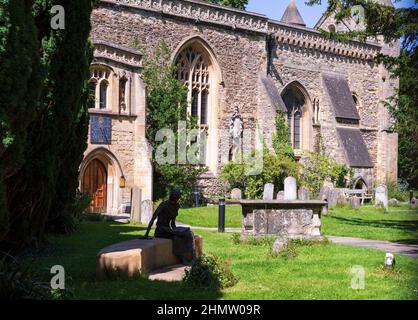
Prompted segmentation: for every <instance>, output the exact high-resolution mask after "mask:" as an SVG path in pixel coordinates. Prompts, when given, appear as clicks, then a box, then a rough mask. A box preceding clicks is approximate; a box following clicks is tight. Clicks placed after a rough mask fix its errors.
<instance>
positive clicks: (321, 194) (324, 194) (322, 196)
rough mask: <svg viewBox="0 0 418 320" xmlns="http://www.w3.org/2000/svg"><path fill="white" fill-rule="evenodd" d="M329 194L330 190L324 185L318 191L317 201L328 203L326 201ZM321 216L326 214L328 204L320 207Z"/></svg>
mask: <svg viewBox="0 0 418 320" xmlns="http://www.w3.org/2000/svg"><path fill="white" fill-rule="evenodd" d="M330 193H331V188H330V187H328V186H326V185H324V186H323V187H322V188H321V190H320V191H319V200H321V201H327V202H328V199H329V197H330ZM321 214H323V215H327V214H328V204H327V205H326V206H323V207H322V210H321Z"/></svg>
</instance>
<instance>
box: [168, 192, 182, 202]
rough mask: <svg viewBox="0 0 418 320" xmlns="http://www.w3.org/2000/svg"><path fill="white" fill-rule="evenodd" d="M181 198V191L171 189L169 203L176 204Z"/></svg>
mask: <svg viewBox="0 0 418 320" xmlns="http://www.w3.org/2000/svg"><path fill="white" fill-rule="evenodd" d="M180 198H181V191H180V190H179V189H173V190H171V192H170V201H173V202H178V201H179V200H180Z"/></svg>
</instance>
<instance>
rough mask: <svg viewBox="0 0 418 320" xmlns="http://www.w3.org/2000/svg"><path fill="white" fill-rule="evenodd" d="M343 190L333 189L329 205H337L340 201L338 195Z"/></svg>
mask: <svg viewBox="0 0 418 320" xmlns="http://www.w3.org/2000/svg"><path fill="white" fill-rule="evenodd" d="M340 193H341V191H340V190H339V189H332V190H331V192H330V194H329V197H328V207H330V208H331V207H335V206H336V205H337V202H338V197H339V195H340Z"/></svg>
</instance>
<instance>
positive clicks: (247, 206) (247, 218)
mask: <svg viewBox="0 0 418 320" xmlns="http://www.w3.org/2000/svg"><path fill="white" fill-rule="evenodd" d="M240 203H241V206H242V214H243V228H242V236H244V237H246V236H249V235H254V236H263V235H273V236H279V237H307V238H310V237H316V236H320V235H321V232H320V230H321V220H320V217H321V210H322V208H323V207H324V206H326V205H327V203H326V202H325V201H321V200H306V201H300V200H295V201H286V200H276V201H263V200H243V201H241V202H240Z"/></svg>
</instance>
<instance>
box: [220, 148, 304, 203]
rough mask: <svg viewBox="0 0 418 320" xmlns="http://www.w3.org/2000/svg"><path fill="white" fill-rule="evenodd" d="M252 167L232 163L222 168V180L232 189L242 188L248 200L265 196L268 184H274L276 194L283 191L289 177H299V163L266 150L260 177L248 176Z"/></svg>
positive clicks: (246, 164)
mask: <svg viewBox="0 0 418 320" xmlns="http://www.w3.org/2000/svg"><path fill="white" fill-rule="evenodd" d="M250 167H251V165H250V164H249V163H248V162H244V163H242V164H238V163H234V162H230V163H228V164H227V165H225V166H224V167H223V168H222V171H221V178H222V179H223V180H224V181H227V182H228V183H229V185H230V186H231V188H240V189H242V190H243V194H244V196H245V197H246V198H251V199H259V198H262V196H263V189H264V185H265V184H266V183H273V184H274V186H275V188H276V190H275V191H276V192H278V191H280V190H282V189H283V181H284V179H285V178H286V177H288V176H293V177H297V175H298V163H297V162H296V161H295V160H294V159H293V158H290V157H287V156H283V155H277V154H271V153H269V151H268V150H267V148H265V149H264V155H263V167H262V171H261V172H260V173H259V174H258V175H248V174H246V172H248V171H250V169H249V168H250Z"/></svg>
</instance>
